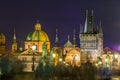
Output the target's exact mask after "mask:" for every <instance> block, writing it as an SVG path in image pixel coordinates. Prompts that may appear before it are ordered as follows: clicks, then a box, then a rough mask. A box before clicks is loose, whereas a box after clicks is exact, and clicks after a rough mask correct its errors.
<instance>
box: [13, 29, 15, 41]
mask: <svg viewBox="0 0 120 80" xmlns="http://www.w3.org/2000/svg"><path fill="white" fill-rule="evenodd" d="M13 42H16V34H15V28H14V36H13Z"/></svg>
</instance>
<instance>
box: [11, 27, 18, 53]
mask: <svg viewBox="0 0 120 80" xmlns="http://www.w3.org/2000/svg"><path fill="white" fill-rule="evenodd" d="M17 48H18V45H17V40H16V33H15V28H14V35H13V42H12V52H13V53H14V52H15V51H17Z"/></svg>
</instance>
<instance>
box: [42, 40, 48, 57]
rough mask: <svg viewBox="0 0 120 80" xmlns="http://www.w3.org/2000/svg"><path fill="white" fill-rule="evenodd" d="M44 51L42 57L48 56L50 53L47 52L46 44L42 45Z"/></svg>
mask: <svg viewBox="0 0 120 80" xmlns="http://www.w3.org/2000/svg"><path fill="white" fill-rule="evenodd" d="M42 51H43V52H42V57H45V56H47V53H48V51H47V44H46V43H45V42H44V43H43V45H42Z"/></svg>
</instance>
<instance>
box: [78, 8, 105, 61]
mask: <svg viewBox="0 0 120 80" xmlns="http://www.w3.org/2000/svg"><path fill="white" fill-rule="evenodd" d="M91 14H92V15H91V16H89V15H88V10H86V20H85V26H84V31H81V33H80V35H79V38H80V48H81V56H82V57H81V61H83V62H86V61H87V59H90V60H91V61H92V62H94V61H95V60H96V59H97V57H98V56H100V55H101V54H102V51H103V32H102V26H101V22H100V25H99V27H98V28H96V27H95V26H94V16H93V10H92V11H91Z"/></svg>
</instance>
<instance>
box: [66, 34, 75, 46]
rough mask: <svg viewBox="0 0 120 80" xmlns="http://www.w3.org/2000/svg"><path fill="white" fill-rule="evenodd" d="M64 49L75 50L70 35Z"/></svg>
mask: <svg viewBox="0 0 120 80" xmlns="http://www.w3.org/2000/svg"><path fill="white" fill-rule="evenodd" d="M64 47H68V48H73V44H72V43H71V41H70V36H69V35H68V40H67V42H66V43H65V45H64Z"/></svg>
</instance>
